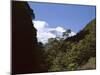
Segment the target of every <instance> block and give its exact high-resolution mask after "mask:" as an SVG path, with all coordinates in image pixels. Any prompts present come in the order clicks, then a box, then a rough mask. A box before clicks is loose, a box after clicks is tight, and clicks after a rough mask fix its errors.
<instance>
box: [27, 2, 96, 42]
mask: <svg viewBox="0 0 100 75" xmlns="http://www.w3.org/2000/svg"><path fill="white" fill-rule="evenodd" d="M28 3H29V5H30V7H31V9H33V10H34V13H35V20H33V23H34V25H35V27H36V29H37V30H38V35H37V37H38V38H39V39H40V38H41V36H42V38H41V39H42V41H44V40H43V38H45V37H46V36H48V38H51V37H56V35H57V34H56V35H54V33H51V32H53V31H54V30H55V31H56V32H58V33H60V32H64V31H65V30H66V29H71V31H72V32H73V34H72V35H75V33H77V32H79V31H80V30H82V29H83V28H84V27H85V26H86V24H87V23H89V22H90V21H91V20H93V19H94V18H95V17H96V15H95V14H96V11H95V10H96V8H95V6H89V5H88V6H84V5H72V4H56V3H40V2H28ZM58 30H59V31H58ZM45 32H47V33H45ZM40 33H41V34H40ZM43 34H44V35H45V34H46V35H45V36H44V35H43ZM40 35H41V36H40ZM48 38H46V39H45V40H47V39H48ZM41 39H40V40H41Z"/></svg>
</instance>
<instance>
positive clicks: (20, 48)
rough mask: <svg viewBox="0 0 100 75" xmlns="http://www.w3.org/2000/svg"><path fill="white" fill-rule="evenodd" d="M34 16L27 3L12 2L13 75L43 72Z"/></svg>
mask: <svg viewBox="0 0 100 75" xmlns="http://www.w3.org/2000/svg"><path fill="white" fill-rule="evenodd" d="M32 16H33V18H35V16H34V13H33V14H32V10H31V9H30V7H29V6H28V4H27V2H20V1H19V2H18V1H12V74H24V73H33V72H41V67H40V63H41V61H40V57H39V52H38V50H37V38H36V29H35V28H34V27H33V24H32Z"/></svg>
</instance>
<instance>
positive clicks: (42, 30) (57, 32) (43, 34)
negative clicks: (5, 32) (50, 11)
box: [33, 20, 75, 43]
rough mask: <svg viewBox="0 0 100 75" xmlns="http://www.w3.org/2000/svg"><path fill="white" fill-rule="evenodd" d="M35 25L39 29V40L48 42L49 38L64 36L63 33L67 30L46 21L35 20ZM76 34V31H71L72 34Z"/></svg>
mask: <svg viewBox="0 0 100 75" xmlns="http://www.w3.org/2000/svg"><path fill="white" fill-rule="evenodd" d="M33 23H34V27H35V28H36V29H37V38H38V41H40V42H42V43H46V42H48V39H49V38H55V37H57V36H62V33H63V32H65V31H66V30H65V29H64V28H63V27H61V26H58V27H56V28H51V27H49V24H48V23H47V22H45V21H39V20H38V21H33ZM73 35H75V33H74V32H71V34H70V36H73Z"/></svg>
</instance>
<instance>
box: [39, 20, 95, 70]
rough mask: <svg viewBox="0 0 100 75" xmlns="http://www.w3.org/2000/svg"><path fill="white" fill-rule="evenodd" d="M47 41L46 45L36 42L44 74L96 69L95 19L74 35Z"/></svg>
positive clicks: (67, 32) (67, 33) (68, 31)
mask: <svg viewBox="0 0 100 75" xmlns="http://www.w3.org/2000/svg"><path fill="white" fill-rule="evenodd" d="M70 33H71V30H70V29H68V30H66V32H64V33H63V37H62V38H60V37H56V38H50V39H48V43H46V44H42V43H41V42H38V48H39V50H40V53H41V54H40V57H41V59H42V63H41V67H43V68H44V69H45V71H46V72H55V71H73V70H88V69H95V68H96V19H93V20H92V21H91V22H89V23H88V24H87V25H86V26H85V27H84V28H83V29H82V30H80V31H79V32H78V33H77V34H76V35H74V36H71V37H70V36H69V34H70Z"/></svg>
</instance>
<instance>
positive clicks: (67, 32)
mask: <svg viewBox="0 0 100 75" xmlns="http://www.w3.org/2000/svg"><path fill="white" fill-rule="evenodd" d="M70 33H71V30H70V29H67V30H66V31H65V32H63V37H65V38H66V37H69V35H70Z"/></svg>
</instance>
